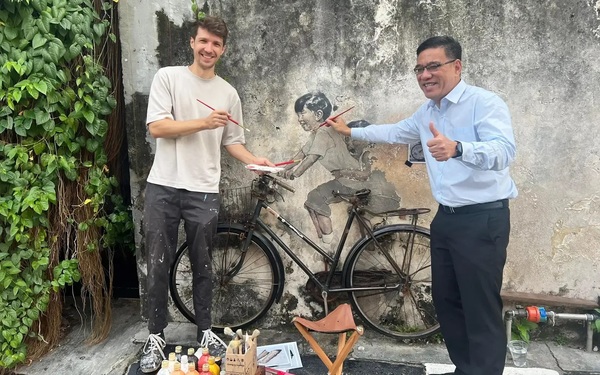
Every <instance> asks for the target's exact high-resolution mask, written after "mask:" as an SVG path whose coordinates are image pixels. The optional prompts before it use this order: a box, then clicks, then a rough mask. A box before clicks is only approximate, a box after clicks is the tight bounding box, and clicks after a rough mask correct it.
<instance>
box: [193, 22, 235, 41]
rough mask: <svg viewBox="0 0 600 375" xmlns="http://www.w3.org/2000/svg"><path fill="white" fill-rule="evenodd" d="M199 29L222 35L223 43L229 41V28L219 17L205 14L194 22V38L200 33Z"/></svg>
mask: <svg viewBox="0 0 600 375" xmlns="http://www.w3.org/2000/svg"><path fill="white" fill-rule="evenodd" d="M198 29H204V30H206V31H208V32H209V33H211V34H215V35H216V36H218V37H221V38H222V39H223V45H225V44H226V43H227V35H228V34H229V30H228V29H227V25H226V24H225V21H223V19H221V18H219V17H214V16H205V17H204V18H202V19H201V20H198V21H196V22H194V24H193V25H192V28H191V30H190V31H191V35H190V36H191V38H192V39H194V38H196V35H198Z"/></svg>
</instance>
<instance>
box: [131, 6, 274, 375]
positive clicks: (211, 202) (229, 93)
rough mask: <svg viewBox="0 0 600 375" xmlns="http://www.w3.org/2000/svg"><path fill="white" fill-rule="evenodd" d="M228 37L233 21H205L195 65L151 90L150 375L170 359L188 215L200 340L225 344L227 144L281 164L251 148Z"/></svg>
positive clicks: (144, 361) (157, 79) (196, 41)
mask: <svg viewBox="0 0 600 375" xmlns="http://www.w3.org/2000/svg"><path fill="white" fill-rule="evenodd" d="M227 34H228V30H227V26H226V24H225V22H224V21H223V20H221V19H219V18H216V17H211V16H207V17H205V18H204V19H203V20H201V21H198V22H197V23H196V24H195V25H194V26H193V29H192V32H191V36H190V47H191V49H192V51H193V54H194V62H193V63H192V64H191V65H190V66H175V67H165V68H161V69H160V70H159V71H158V72H157V73H156V75H155V76H154V80H153V82H152V86H151V88H150V96H149V99H148V112H147V117H146V124H147V126H148V131H149V132H150V134H151V135H152V136H153V137H154V138H156V154H155V157H154V163H153V165H152V169H151V170H150V173H149V175H148V183H147V185H146V195H145V205H144V235H145V243H146V251H147V255H146V259H147V267H148V275H147V295H148V303H147V306H148V329H149V331H150V334H149V336H148V340H147V342H146V345H145V346H144V349H143V353H142V358H141V359H140V369H141V370H142V371H143V372H145V373H150V372H154V371H156V370H158V368H159V367H160V364H161V361H162V359H164V353H163V352H162V349H163V348H164V347H165V337H164V332H163V329H164V328H165V327H166V326H167V316H168V313H167V300H168V287H169V281H168V278H169V266H170V264H171V263H172V260H173V258H174V255H175V251H176V246H177V231H178V227H179V222H180V220H181V219H183V220H184V222H185V232H186V240H187V243H188V249H189V254H190V261H191V265H192V272H193V275H194V278H193V299H194V313H195V318H196V325H197V328H198V333H197V337H198V342H199V343H200V345H201V346H203V347H204V346H207V345H209V344H210V345H215V344H216V345H222V346H225V344H224V343H223V341H222V340H221V339H220V338H219V337H218V336H216V335H215V334H214V333H213V332H212V331H211V304H212V288H213V286H212V264H211V259H210V253H211V248H212V238H213V236H214V235H215V233H216V228H217V219H218V218H217V216H218V211H219V194H218V192H219V180H220V177H221V146H223V147H224V148H225V150H227V152H229V154H231V155H232V156H233V157H235V158H236V159H238V160H240V161H241V162H243V163H245V164H259V165H269V166H273V164H272V163H271V162H270V161H268V160H267V159H265V158H260V157H256V156H254V155H253V154H252V153H250V152H249V151H248V150H247V149H246V147H245V146H244V143H245V139H244V129H243V127H242V126H243V125H242V124H243V122H242V106H241V102H240V98H239V96H238V93H237V91H236V90H235V88H233V87H232V86H231V85H230V84H229V83H227V82H226V81H225V80H224V79H223V78H221V77H219V76H218V75H216V73H215V64H216V63H217V61H218V60H219V58H220V57H221V55H222V54H223V53H224V52H225V43H226V41H227ZM209 107H210V108H209ZM212 108H215V109H214V110H213V109H212Z"/></svg>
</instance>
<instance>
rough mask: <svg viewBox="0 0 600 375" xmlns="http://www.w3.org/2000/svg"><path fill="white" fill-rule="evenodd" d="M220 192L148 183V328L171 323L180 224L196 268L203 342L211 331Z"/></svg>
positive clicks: (196, 300)
mask: <svg viewBox="0 0 600 375" xmlns="http://www.w3.org/2000/svg"><path fill="white" fill-rule="evenodd" d="M219 203H220V200H219V194H217V193H198V192H191V191H188V190H184V189H176V188H172V187H167V186H161V185H156V184H151V183H148V184H147V185H146V197H145V203H144V235H145V244H146V264H147V267H148V268H147V270H148V274H147V278H146V288H147V289H146V292H147V296H148V303H147V304H148V330H149V331H150V333H157V332H160V331H162V330H163V329H164V328H165V327H166V326H167V324H168V306H167V305H168V297H169V268H170V266H171V264H172V263H173V261H174V260H175V259H174V258H175V253H176V251H177V237H178V231H179V224H180V221H181V220H182V219H183V221H184V230H185V234H186V241H187V245H188V252H189V256H190V263H191V267H192V273H193V280H192V288H193V300H194V301H193V302H194V314H195V318H196V326H197V329H198V332H197V338H198V341H200V340H201V339H202V334H203V332H202V331H203V330H205V329H208V328H211V307H212V295H213V284H212V260H211V258H212V248H213V239H214V236H215V233H216V231H217V222H218V214H219Z"/></svg>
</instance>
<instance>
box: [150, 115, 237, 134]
mask: <svg viewBox="0 0 600 375" xmlns="http://www.w3.org/2000/svg"><path fill="white" fill-rule="evenodd" d="M228 121H229V117H228V113H227V111H213V112H211V114H210V115H209V116H208V117H205V118H201V119H195V120H186V121H177V120H173V119H170V118H165V119H162V120H158V121H154V122H151V123H150V124H148V131H149V132H150V135H151V136H153V137H154V138H177V137H182V136H185V135H189V134H192V133H196V132H198V131H201V130H209V129H216V128H219V127H223V126H225V125H227V122H228Z"/></svg>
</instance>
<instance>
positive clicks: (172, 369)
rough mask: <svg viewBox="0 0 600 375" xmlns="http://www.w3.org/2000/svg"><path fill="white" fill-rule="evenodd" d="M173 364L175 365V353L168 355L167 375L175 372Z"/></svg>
mask: <svg viewBox="0 0 600 375" xmlns="http://www.w3.org/2000/svg"><path fill="white" fill-rule="evenodd" d="M175 363H177V358H176V357H175V352H171V353H169V373H171V372H173V371H175Z"/></svg>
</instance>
